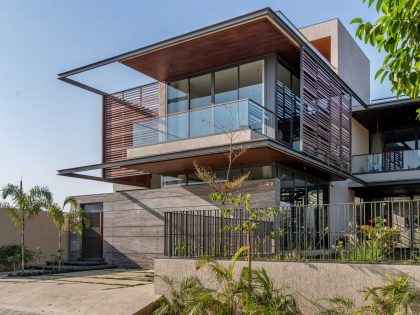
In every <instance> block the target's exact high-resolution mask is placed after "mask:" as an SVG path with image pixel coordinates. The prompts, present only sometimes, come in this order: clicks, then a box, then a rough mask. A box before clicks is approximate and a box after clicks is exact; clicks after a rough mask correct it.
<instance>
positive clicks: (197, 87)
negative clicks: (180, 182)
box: [59, 9, 371, 187]
mask: <svg viewBox="0 0 420 315" xmlns="http://www.w3.org/2000/svg"><path fill="white" fill-rule="evenodd" d="M111 63H118V64H121V65H124V66H128V67H130V68H132V69H135V70H136V71H139V72H141V73H143V74H146V75H147V76H149V77H150V78H152V79H154V80H155V82H154V83H151V84H148V85H144V86H140V87H135V88H132V89H128V90H124V91H120V92H113V93H107V92H103V91H101V90H99V89H97V88H95V87H92V86H87V85H86V84H83V83H80V82H77V81H75V80H74V79H73V78H72V77H73V76H74V75H77V74H79V73H82V72H84V71H88V70H92V69H95V68H98V67H102V66H105V65H108V64H111ZM59 79H61V80H63V81H66V82H68V83H71V84H74V85H76V86H79V87H81V88H85V89H87V90H89V91H91V92H94V93H97V94H100V95H101V96H102V97H103V161H102V163H100V164H97V165H91V166H85V167H79V168H74V169H68V170H63V171H60V172H59V173H60V174H62V175H68V176H76V177H82V178H90V179H96V180H104V181H110V182H113V183H123V184H130V185H139V186H146V187H153V186H155V185H157V184H156V182H157V181H156V178H157V176H167V175H173V174H181V173H182V174H183V173H186V172H191V171H192V170H193V161H198V162H199V163H202V164H205V165H208V166H210V167H213V168H215V169H222V168H223V167H224V165H225V164H226V163H225V162H224V161H223V159H222V157H223V156H224V153H225V152H226V151H227V150H229V149H230V148H232V147H241V146H242V147H243V146H246V148H247V150H248V151H249V152H248V153H247V154H246V155H244V156H243V157H241V158H240V159H239V160H238V161H237V166H238V167H239V168H241V167H250V166H256V165H267V164H272V163H280V164H282V165H285V166H287V167H292V168H294V169H297V170H298V171H304V172H306V173H309V174H311V175H314V176H319V177H321V178H324V179H326V180H337V179H348V178H351V179H353V180H355V181H358V182H359V183H362V182H363V181H362V180H361V179H360V177H355V176H353V175H352V155H354V154H355V151H356V154H361V153H360V152H358V151H360V148H359V144H358V145H357V146H355V143H354V142H355V141H356V142H357V141H358V140H357V139H356V138H357V136H358V131H360V130H361V132H362V137H363V134H364V135H366V130H368V129H369V127H367V126H366V125H364V124H363V122H362V119H361V118H360V117H359V118H358V116H357V115H356V116H355V115H354V114H353V116H354V117H353V118H352V110H353V109H359V108H362V109H365V110H366V111H368V112H370V108H369V109H368V107H367V105H366V104H368V103H369V102H370V95H369V90H370V89H369V60H368V59H367V57H366V56H365V55H364V54H363V52H362V50H361V49H360V47H359V46H358V45H357V44H356V42H355V41H354V40H353V38H352V37H351V35H350V34H349V33H348V31H347V30H346V29H345V27H344V26H343V25H342V24H341V22H340V21H339V20H337V19H334V20H330V21H326V22H322V23H319V24H315V25H311V26H308V27H305V28H302V29H300V30H298V29H297V28H296V27H294V25H293V24H292V23H291V22H290V21H289V20H288V19H287V18H286V17H284V16H282V15H281V13H279V12H274V11H272V10H271V9H262V10H259V11H256V12H251V13H249V14H246V15H243V16H239V17H236V18H233V19H230V20H227V21H223V22H220V23H217V24H215V25H211V26H209V27H205V28H202V29H199V30H196V31H193V32H190V33H187V34H184V35H180V36H177V37H175V38H171V39H168V40H165V41H163V42H159V43H156V44H152V45H149V46H146V47H143V48H140V49H138V50H135V51H131V52H128V53H125V54H122V55H119V56H115V57H112V58H109V59H106V60H103V61H100V62H97V63H94V64H91V65H87V66H85V67H81V68H78V69H75V70H71V71H68V72H65V73H62V74H60V75H59ZM359 125H360V126H361V128H359ZM355 126H356V132H355V130H353V129H354V128H355ZM363 128H364V129H363ZM359 129H360V130H359ZM369 132H370V131H368V133H369ZM355 137H356V138H355ZM352 138H353V139H352ZM352 142H353V143H352ZM360 145H361V146H363V145H365V143H363V141H362V143H361V144H360ZM355 147H356V149H355ZM352 151H353V153H352ZM362 153H364V154H368V153H371V152H370V151H366V152H362ZM358 163H359V161H358V159H357V158H353V171H354V170H355V169H356V168H357V165H358ZM355 165H356V166H355ZM355 167H356V168H355ZM93 169H102V170H103V173H102V176H101V177H100V178H98V177H92V176H89V175H81V174H79V173H80V172H83V171H89V170H93ZM356 172H357V171H356Z"/></svg>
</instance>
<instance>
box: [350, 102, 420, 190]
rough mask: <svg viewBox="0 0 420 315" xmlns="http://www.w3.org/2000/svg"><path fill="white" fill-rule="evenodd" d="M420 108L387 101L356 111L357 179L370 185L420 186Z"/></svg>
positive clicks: (355, 157)
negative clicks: (419, 109)
mask: <svg viewBox="0 0 420 315" xmlns="http://www.w3.org/2000/svg"><path fill="white" fill-rule="evenodd" d="M419 105H420V104H419V101H418V100H411V99H404V98H403V99H400V100H396V99H385V100H379V101H378V102H375V103H372V104H371V105H370V106H369V108H368V109H358V110H354V111H353V119H354V122H353V144H354V145H353V160H352V173H353V174H354V175H355V176H357V177H358V178H360V179H362V180H363V181H364V182H366V183H369V184H381V183H383V182H388V183H397V182H400V183H403V182H406V183H409V182H412V181H416V182H420V151H419V149H420V147H419V132H420V121H419V120H418V119H417V113H416V110H417V109H418V108H419Z"/></svg>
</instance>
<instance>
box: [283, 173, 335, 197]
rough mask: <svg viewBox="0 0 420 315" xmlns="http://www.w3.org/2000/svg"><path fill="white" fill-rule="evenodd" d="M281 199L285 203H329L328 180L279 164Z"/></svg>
mask: <svg viewBox="0 0 420 315" xmlns="http://www.w3.org/2000/svg"><path fill="white" fill-rule="evenodd" d="M278 178H279V179H280V201H281V202H282V204H283V205H293V204H294V205H318V204H325V203H328V189H329V186H328V182H324V181H323V180H321V179H318V178H315V177H312V176H310V175H308V174H305V173H302V172H299V171H296V170H293V169H291V168H288V167H286V166H283V165H281V166H280V165H279V166H278Z"/></svg>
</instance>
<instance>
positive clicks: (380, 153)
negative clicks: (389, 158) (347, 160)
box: [352, 149, 420, 158]
mask: <svg viewBox="0 0 420 315" xmlns="http://www.w3.org/2000/svg"><path fill="white" fill-rule="evenodd" d="M413 151H420V149H410V150H395V151H388V152H379V153H367V154H355V155H352V158H354V157H357V156H369V155H384V154H390V153H395V152H413Z"/></svg>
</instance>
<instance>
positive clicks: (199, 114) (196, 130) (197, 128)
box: [189, 107, 214, 137]
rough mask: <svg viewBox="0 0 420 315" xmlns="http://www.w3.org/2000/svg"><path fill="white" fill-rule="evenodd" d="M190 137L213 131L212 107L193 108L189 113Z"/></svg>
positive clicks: (209, 133) (208, 133) (204, 134)
mask: <svg viewBox="0 0 420 315" xmlns="http://www.w3.org/2000/svg"><path fill="white" fill-rule="evenodd" d="M189 120H190V121H189V125H190V137H201V136H207V135H211V134H213V133H214V107H210V108H204V109H202V110H194V111H192V112H190V113H189Z"/></svg>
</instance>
